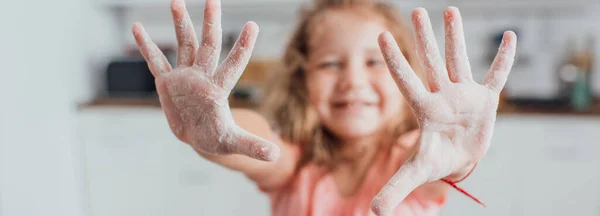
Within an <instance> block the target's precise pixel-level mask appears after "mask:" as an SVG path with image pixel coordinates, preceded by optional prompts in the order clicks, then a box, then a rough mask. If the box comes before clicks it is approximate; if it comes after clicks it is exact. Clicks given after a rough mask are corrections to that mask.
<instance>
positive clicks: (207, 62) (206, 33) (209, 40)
mask: <svg viewBox="0 0 600 216" xmlns="http://www.w3.org/2000/svg"><path fill="white" fill-rule="evenodd" d="M222 32H223V30H222V29H221V1H220V0H208V1H206V6H205V7H204V25H203V27H202V44H201V45H200V49H199V50H198V52H197V53H196V55H197V56H196V65H198V66H201V67H204V68H205V69H207V71H210V72H211V73H212V72H213V71H215V69H216V67H217V64H218V63H219V55H220V54H221V40H222V34H223V33H222Z"/></svg>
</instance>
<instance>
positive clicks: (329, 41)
mask: <svg viewBox="0 0 600 216" xmlns="http://www.w3.org/2000/svg"><path fill="white" fill-rule="evenodd" d="M362 15H364V14H362ZM313 26H314V27H313V28H312V29H311V32H310V41H309V51H310V53H309V55H308V56H309V57H308V62H307V65H306V75H307V79H306V81H307V83H306V86H307V89H308V94H309V98H310V101H311V103H312V104H313V105H314V106H315V108H316V109H317V112H318V114H319V117H320V120H321V123H322V124H324V125H325V127H326V128H327V129H329V130H330V131H331V132H333V133H334V134H335V135H336V136H337V137H338V138H339V139H342V140H347V139H354V138H360V137H364V136H370V135H374V134H375V133H377V132H378V131H380V130H381V129H383V128H384V127H385V126H386V125H387V124H388V123H389V122H390V121H391V120H392V119H395V118H398V116H397V115H399V114H400V112H401V107H402V104H403V103H404V99H403V97H402V94H401V93H400V91H399V90H398V87H397V86H396V83H395V82H394V80H393V78H392V77H391V75H390V73H389V70H388V68H387V65H386V63H385V61H384V59H383V56H382V54H381V51H380V49H379V45H378V42H377V38H378V36H379V34H380V33H382V32H384V31H386V28H385V25H384V22H383V19H376V18H375V17H374V15H372V14H371V16H370V17H369V18H364V16H363V17H362V18H361V17H359V16H358V15H356V11H352V10H330V11H328V12H326V14H325V15H324V18H323V19H322V20H319V21H318V22H314V23H313Z"/></svg>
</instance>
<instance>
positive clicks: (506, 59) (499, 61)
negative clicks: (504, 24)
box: [483, 31, 517, 93]
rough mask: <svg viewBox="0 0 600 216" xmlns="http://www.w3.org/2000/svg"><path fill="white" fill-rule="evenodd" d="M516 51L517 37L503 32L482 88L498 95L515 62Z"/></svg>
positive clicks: (511, 33) (510, 32) (509, 32)
mask: <svg viewBox="0 0 600 216" xmlns="http://www.w3.org/2000/svg"><path fill="white" fill-rule="evenodd" d="M516 50H517V35H515V33H514V32H512V31H507V32H505V33H504V36H503V38H502V43H501V44H500V48H499V49H498V54H497V55H496V58H495V59H494V62H493V63H492V66H491V68H490V71H489V72H488V73H487V75H486V76H485V78H484V80H483V85H484V86H487V87H488V88H490V89H492V90H493V91H495V92H498V93H499V92H500V91H502V88H504V84H506V79H507V78H508V74H509V73H510V70H511V68H512V65H513V62H514V60H515V52H516Z"/></svg>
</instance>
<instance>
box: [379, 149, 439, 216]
mask: <svg viewBox="0 0 600 216" xmlns="http://www.w3.org/2000/svg"><path fill="white" fill-rule="evenodd" d="M427 179H428V176H427V173H426V172H423V169H421V168H419V166H418V165H417V164H416V163H415V162H414V161H407V162H406V163H405V164H404V165H402V167H400V169H399V170H398V172H396V174H394V176H393V177H392V178H391V179H390V180H389V181H388V182H387V184H385V186H383V189H381V191H380V192H379V193H378V194H377V196H375V198H374V199H373V201H372V202H371V210H372V211H373V212H374V213H375V214H377V215H387V214H390V213H391V212H392V211H393V210H394V209H395V208H396V206H397V205H398V204H400V202H402V200H404V199H405V198H406V197H407V196H408V195H409V194H410V193H411V192H412V191H413V190H415V189H416V188H417V187H419V186H421V185H422V184H425V183H427Z"/></svg>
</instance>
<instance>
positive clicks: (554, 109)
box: [79, 98, 600, 117]
mask: <svg viewBox="0 0 600 216" xmlns="http://www.w3.org/2000/svg"><path fill="white" fill-rule="evenodd" d="M130 106H138V107H139V106H142V107H157V108H160V102H159V100H158V98H139V99H134V98H125V99H118V98H96V99H95V100H93V101H91V102H89V103H85V104H81V105H80V106H79V109H85V108H88V107H130ZM230 106H231V107H232V108H247V109H254V108H256V105H255V104H253V103H251V102H248V101H244V100H235V99H232V100H230ZM498 114H499V115H505V114H508V115H575V116H597V117H600V100H597V101H595V102H594V104H593V105H592V107H591V108H590V109H589V111H581V112H578V111H575V110H572V109H570V108H568V107H560V106H542V105H517V104H511V103H509V102H506V103H504V104H503V105H502V106H500V108H499V109H498Z"/></svg>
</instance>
